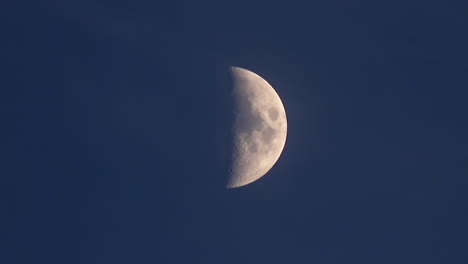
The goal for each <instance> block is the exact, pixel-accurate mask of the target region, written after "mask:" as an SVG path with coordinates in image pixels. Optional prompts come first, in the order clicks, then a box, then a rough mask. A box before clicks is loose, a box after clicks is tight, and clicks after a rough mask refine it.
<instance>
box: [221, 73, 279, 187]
mask: <svg viewBox="0 0 468 264" xmlns="http://www.w3.org/2000/svg"><path fill="white" fill-rule="evenodd" d="M231 74H232V81H233V90H232V93H233V101H234V105H233V107H234V126H233V136H234V138H233V140H234V142H233V143H234V144H233V153H232V163H231V168H230V173H229V178H228V182H227V185H226V187H227V188H235V187H240V186H244V185H246V184H249V183H251V182H254V181H256V180H258V179H259V178H260V177H262V176H263V175H265V174H266V173H267V172H268V171H269V170H270V169H271V168H272V167H273V165H274V164H275V163H276V161H277V160H278V158H279V156H280V155H281V152H282V151H283V148H284V144H285V142H286V134H287V121H286V112H285V110H284V107H283V103H282V102H281V99H280V98H279V96H278V94H277V93H276V91H275V90H274V89H273V87H271V85H270V84H269V83H268V82H267V81H265V80H264V79H263V78H262V77H260V76H258V75H257V74H255V73H253V72H251V71H248V70H246V69H242V68H238V67H231Z"/></svg>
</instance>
